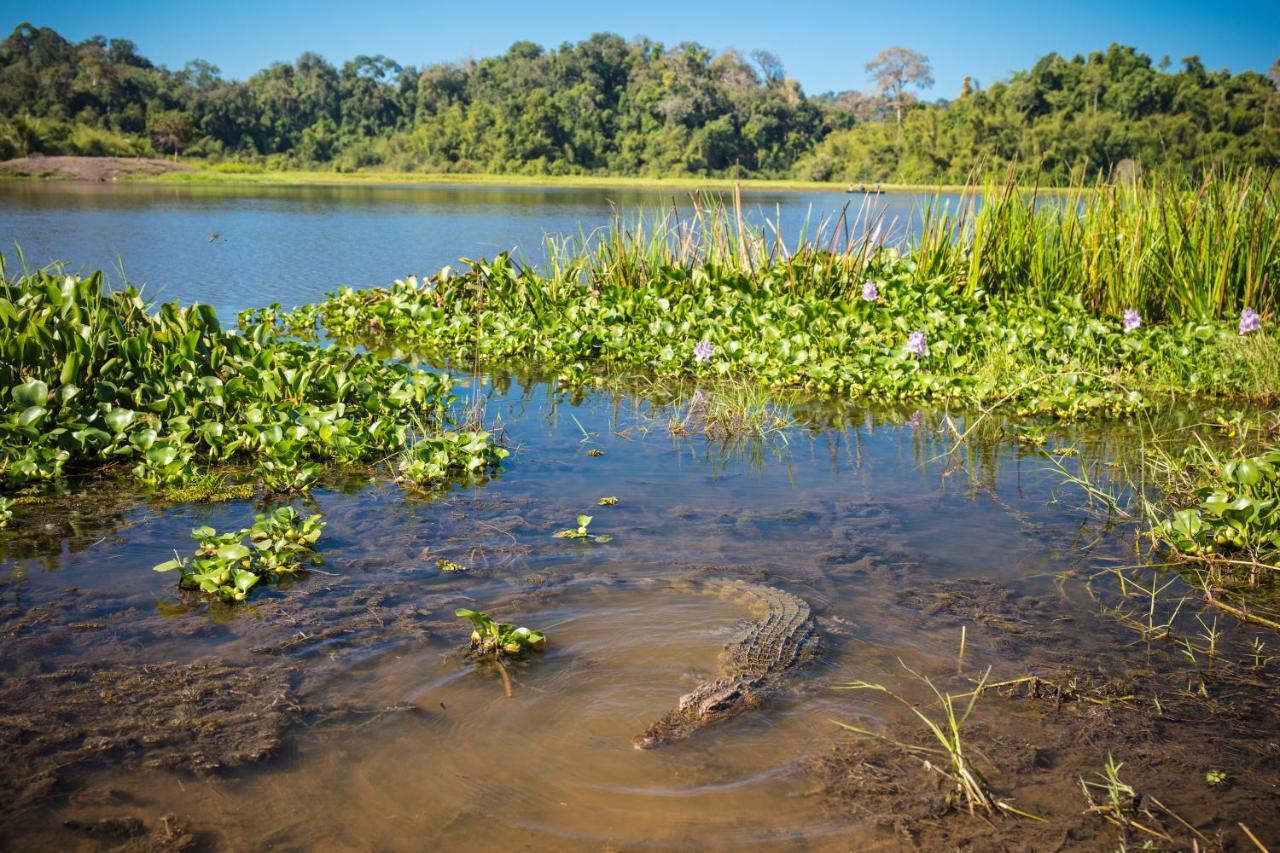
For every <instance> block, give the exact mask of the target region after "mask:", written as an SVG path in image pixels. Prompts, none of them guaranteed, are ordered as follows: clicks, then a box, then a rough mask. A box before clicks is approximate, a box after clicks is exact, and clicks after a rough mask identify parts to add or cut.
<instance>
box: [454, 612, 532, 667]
mask: <svg viewBox="0 0 1280 853" xmlns="http://www.w3.org/2000/svg"><path fill="white" fill-rule="evenodd" d="M454 615H455V616H460V617H462V618H463V619H467V620H468V621H470V622H471V625H472V630H471V648H472V649H473V650H474V651H475V653H476V654H479V655H493V656H495V657H499V656H503V655H506V656H508V657H510V656H515V655H520V654H523V653H524V652H525V651H535V652H540V651H543V650H545V649H546V647H547V636H546V634H543V633H542V632H541V631H532V630H530V629H528V628H525V627H516V626H515V625H508V624H507V623H505V622H497V621H495V620H494V619H493V617H492V616H490V615H489V614H488V613H480V612H478V611H475V610H467V609H465V608H461V607H460V608H458V609H457V610H455V611H454Z"/></svg>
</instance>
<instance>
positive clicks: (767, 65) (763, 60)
mask: <svg viewBox="0 0 1280 853" xmlns="http://www.w3.org/2000/svg"><path fill="white" fill-rule="evenodd" d="M751 58H752V59H753V60H754V61H755V63H756V66H757V67H759V69H760V73H761V74H762V75H763V76H764V79H765V82H768V83H776V82H778V81H779V80H781V79H782V78H783V77H785V76H786V73H787V71H786V69H785V68H783V66H782V60H781V59H779V58H778V57H777V55H776V54H773V53H770V52H769V51H767V50H753V51H751Z"/></svg>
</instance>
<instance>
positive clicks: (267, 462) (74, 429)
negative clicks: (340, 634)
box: [0, 263, 504, 493]
mask: <svg viewBox="0 0 1280 853" xmlns="http://www.w3.org/2000/svg"><path fill="white" fill-rule="evenodd" d="M266 316H267V317H268V318H271V317H272V316H273V315H271V314H270V313H268V314H267V315H266ZM452 404H453V396H452V380H451V379H450V378H449V377H448V376H447V375H445V374H441V373H434V372H429V371H422V370H415V369H413V368H411V367H409V366H407V365H404V364H401V363H398V362H390V361H384V360H383V359H381V358H379V357H376V356H374V355H371V354H368V353H362V352H357V351H354V350H352V349H349V348H345V347H340V346H318V345H315V344H311V343H307V342H304V341H300V340H295V339H291V338H287V337H283V336H281V335H280V334H279V333H278V332H277V330H276V328H275V327H274V326H273V325H272V324H270V323H264V322H258V323H254V322H252V320H251V318H247V319H246V322H245V324H244V325H243V326H242V327H241V328H240V329H239V330H238V331H229V330H224V329H222V328H221V326H220V325H219V323H218V319H217V317H216V316H215V314H214V312H213V310H212V309H211V308H210V307H209V306H207V305H192V306H187V307H184V306H179V305H177V304H164V305H160V306H158V307H154V306H151V305H149V304H148V303H146V302H144V301H143V300H142V297H141V296H140V294H139V293H138V292H137V291H136V290H134V289H132V288H124V289H121V290H114V291H111V290H107V289H106V288H105V287H104V285H103V280H102V276H101V274H100V273H94V274H92V275H90V276H87V277H83V278H81V277H76V276H68V275H63V274H61V273H60V272H59V271H57V270H56V269H50V270H40V271H36V272H30V273H26V274H23V275H21V276H17V277H9V276H8V275H7V274H6V273H5V271H4V269H3V265H2V263H0V487H2V488H21V487H24V486H27V485H30V484H37V483H43V482H47V481H51V480H56V479H58V478H61V477H63V476H65V475H67V474H70V473H74V474H77V475H80V474H85V473H91V472H93V471H96V470H99V469H105V468H108V467H114V466H116V465H118V464H120V463H126V464H127V465H129V466H131V468H132V471H133V474H134V476H135V477H136V478H137V479H138V480H139V481H140V482H142V483H143V484H145V485H147V486H149V487H152V488H154V489H157V490H161V491H165V490H168V491H172V490H173V489H174V488H175V487H177V486H180V485H182V484H183V483H186V482H188V481H190V480H192V478H195V477H198V476H201V475H203V474H204V473H207V471H208V470H209V469H211V468H213V467H214V466H218V465H221V464H224V463H237V462H238V463H246V462H247V463H252V464H254V465H255V466H256V475H257V477H258V478H259V479H260V480H261V481H262V482H263V486H264V489H265V490H266V491H268V492H292V493H296V492H300V491H305V490H306V489H308V488H310V486H311V485H312V483H313V482H314V480H315V477H316V475H317V474H318V472H319V469H320V466H323V465H326V464H361V463H363V464H368V463H374V462H378V461H380V460H383V459H386V458H387V457H389V456H393V455H395V454H398V453H401V452H406V451H409V450H413V449H414V448H417V446H418V445H420V444H421V445H423V447H422V448H420V449H418V455H419V456H420V457H422V458H424V459H425V458H430V459H431V460H432V462H433V464H434V466H435V468H434V469H432V470H444V471H448V472H455V471H469V470H474V468H475V467H476V465H477V463H476V461H475V460H476V458H477V457H478V456H479V457H482V459H485V460H487V459H489V458H491V457H487V456H485V449H484V448H482V447H478V446H477V445H476V441H477V439H476V437H475V436H474V435H470V436H468V437H467V438H466V440H464V441H461V442H459V441H455V440H454V438H453V437H452V436H450V438H448V439H438V437H439V436H441V435H443V434H446V433H447V429H448V426H449V425H450V421H451V417H450V407H451V406H452ZM478 440H479V441H481V442H484V441H489V440H490V436H488V435H487V434H486V435H484V436H482V437H481V438H480V439H478ZM424 442H426V444H423V443H424ZM430 451H441V452H440V453H432V452H430ZM502 455H504V453H499V452H498V449H497V448H494V449H493V453H492V456H494V457H496V458H499V459H500V458H501V456H502ZM424 476H425V474H424Z"/></svg>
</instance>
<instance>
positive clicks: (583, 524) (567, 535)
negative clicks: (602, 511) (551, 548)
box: [551, 515, 613, 542]
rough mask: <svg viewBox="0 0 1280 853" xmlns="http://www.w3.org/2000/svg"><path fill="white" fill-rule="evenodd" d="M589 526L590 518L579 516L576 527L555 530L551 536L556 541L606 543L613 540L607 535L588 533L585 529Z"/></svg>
mask: <svg viewBox="0 0 1280 853" xmlns="http://www.w3.org/2000/svg"><path fill="white" fill-rule="evenodd" d="M590 526H591V516H589V515H579V516H578V526H577V527H569V528H566V529H564V530H557V531H556V532H555V533H553V534H551V535H552V536H554V537H556V538H557V539H585V540H590V541H592V542H608V541H610V540H612V539H613V537H612V536H611V535H609V534H608V533H600V534H595V533H588V532H587V528H588V527H590Z"/></svg>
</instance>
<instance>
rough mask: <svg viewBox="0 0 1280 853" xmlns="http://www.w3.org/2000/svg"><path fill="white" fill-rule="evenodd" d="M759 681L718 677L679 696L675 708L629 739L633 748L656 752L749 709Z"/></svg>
mask: <svg viewBox="0 0 1280 853" xmlns="http://www.w3.org/2000/svg"><path fill="white" fill-rule="evenodd" d="M758 682H759V679H756V678H752V677H750V676H746V675H738V676H733V677H731V678H720V679H717V680H715V681H712V682H710V683H708V684H704V685H702V686H701V687H699V688H698V689H697V690H694V691H693V692H691V693H686V694H685V695H684V696H682V697H680V701H679V702H678V703H677V704H676V707H675V708H673V709H672V710H670V711H668V712H667V713H666V714H664V715H663V716H662V717H660V718H659V719H658V720H657V721H656V722H654V723H653V725H651V726H649V727H648V728H647V729H645V730H644V731H643V732H641V733H640V734H638V735H636V736H635V737H634V738H632V741H631V742H632V743H633V744H634V745H635V748H636V749H657V748H658V747H660V746H666V745H668V744H671V743H675V742H676V741H680V740H684V739H685V738H687V737H689V735H691V734H693V733H694V732H696V731H697V730H698V729H700V728H702V727H703V726H706V725H710V724H711V723H714V722H716V721H717V720H722V719H724V718H726V717H730V716H732V715H734V714H736V713H738V712H739V711H741V710H743V709H745V708H748V707H750V705H751V704H752V703H753V701H754V694H755V692H756V688H757V686H758Z"/></svg>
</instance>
